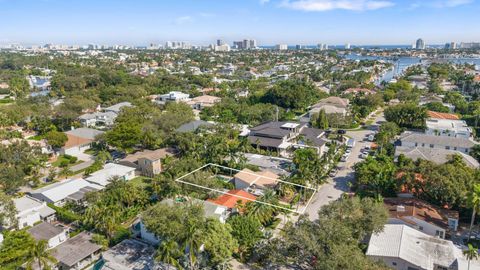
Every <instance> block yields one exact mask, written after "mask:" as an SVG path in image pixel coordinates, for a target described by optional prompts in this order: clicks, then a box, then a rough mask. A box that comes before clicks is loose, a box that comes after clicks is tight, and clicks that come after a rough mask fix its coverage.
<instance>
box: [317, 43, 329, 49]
mask: <svg viewBox="0 0 480 270" xmlns="http://www.w3.org/2000/svg"><path fill="white" fill-rule="evenodd" d="M317 48H318V49H319V50H321V51H323V50H328V45H327V44H323V43H319V44H318V45H317Z"/></svg>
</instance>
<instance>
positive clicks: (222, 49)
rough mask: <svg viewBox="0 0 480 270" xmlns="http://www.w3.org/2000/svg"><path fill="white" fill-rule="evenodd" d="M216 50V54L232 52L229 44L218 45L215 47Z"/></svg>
mask: <svg viewBox="0 0 480 270" xmlns="http://www.w3.org/2000/svg"><path fill="white" fill-rule="evenodd" d="M214 50H215V51H216V52H229V51H230V45H228V44H222V45H216V46H214Z"/></svg>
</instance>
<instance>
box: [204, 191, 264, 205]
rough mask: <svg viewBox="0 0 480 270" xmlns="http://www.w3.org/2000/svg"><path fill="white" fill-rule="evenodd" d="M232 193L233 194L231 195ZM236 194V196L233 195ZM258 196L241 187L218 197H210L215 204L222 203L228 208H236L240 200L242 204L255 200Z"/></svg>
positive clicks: (210, 200)
mask: <svg viewBox="0 0 480 270" xmlns="http://www.w3.org/2000/svg"><path fill="white" fill-rule="evenodd" d="M229 194H231V195H229ZM232 195H235V196H232ZM256 198H257V197H255V196H254V195H252V194H250V193H248V192H246V191H244V190H241V189H234V190H230V191H229V192H227V194H223V195H221V196H219V197H218V198H216V199H208V201H209V202H212V203H214V204H218V205H222V206H225V207H228V208H234V207H235V205H237V203H238V202H241V203H242V204H245V203H248V202H251V201H254V200H255V199H256Z"/></svg>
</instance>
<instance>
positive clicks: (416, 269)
mask: <svg viewBox="0 0 480 270" xmlns="http://www.w3.org/2000/svg"><path fill="white" fill-rule="evenodd" d="M407 270H418V268H414V267H410V266H409V267H408V268H407Z"/></svg>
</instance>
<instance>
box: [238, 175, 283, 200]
mask: <svg viewBox="0 0 480 270" xmlns="http://www.w3.org/2000/svg"><path fill="white" fill-rule="evenodd" d="M233 179H234V182H235V188H236V189H243V190H245V191H248V192H251V193H253V194H254V195H257V196H259V195H263V193H264V191H265V190H266V189H272V188H274V187H276V186H277V183H278V180H279V176H278V175H276V174H274V173H273V172H270V171H268V170H267V171H261V172H254V171H252V170H250V169H246V168H245V169H243V170H241V171H240V172H238V173H237V174H235V175H234V177H233Z"/></svg>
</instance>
